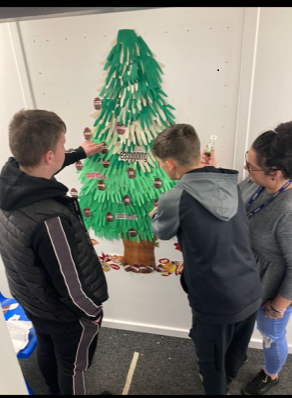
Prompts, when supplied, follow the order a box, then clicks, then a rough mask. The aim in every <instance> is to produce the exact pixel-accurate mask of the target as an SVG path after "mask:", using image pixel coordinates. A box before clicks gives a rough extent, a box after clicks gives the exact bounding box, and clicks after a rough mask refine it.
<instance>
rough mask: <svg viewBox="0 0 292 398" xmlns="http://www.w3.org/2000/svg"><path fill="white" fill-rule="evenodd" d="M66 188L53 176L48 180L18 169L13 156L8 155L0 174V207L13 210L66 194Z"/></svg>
mask: <svg viewBox="0 0 292 398" xmlns="http://www.w3.org/2000/svg"><path fill="white" fill-rule="evenodd" d="M67 192H68V188H67V187H66V186H65V185H63V184H61V183H60V182H58V181H57V180H56V179H55V178H54V177H52V178H51V179H50V180H49V179H47V178H41V177H32V176H29V175H28V174H26V173H24V172H23V171H21V170H20V169H19V164H18V162H17V161H16V160H15V158H13V157H10V158H9V159H8V161H7V162H6V163H5V165H4V167H3V168H2V171H1V175H0V208H1V209H2V210H4V211H13V210H16V209H20V208H21V207H25V206H29V205H31V204H33V203H36V202H39V201H40V200H45V199H50V198H54V197H57V196H63V195H66V193H67Z"/></svg>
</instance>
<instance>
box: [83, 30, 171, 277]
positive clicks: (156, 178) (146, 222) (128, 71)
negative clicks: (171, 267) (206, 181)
mask: <svg viewBox="0 0 292 398" xmlns="http://www.w3.org/2000/svg"><path fill="white" fill-rule="evenodd" d="M116 43H117V44H116V45H114V47H113V48H112V50H111V51H110V53H109V55H108V57H107V59H106V61H105V65H104V71H105V72H104V75H103V81H104V86H103V88H102V90H101V91H100V92H99V96H98V97H96V98H94V102H93V105H94V108H95V109H96V111H95V112H94V113H93V114H91V116H92V117H93V118H94V119H95V122H94V124H93V127H92V128H91V131H90V134H92V137H91V141H92V142H95V143H96V144H100V143H103V144H104V148H103V150H102V153H98V154H96V155H94V156H91V157H89V158H86V159H85V161H84V164H83V168H82V170H80V171H77V172H78V173H80V176H79V180H80V182H81V184H82V188H81V190H80V195H79V201H80V207H81V209H88V210H89V212H90V213H89V212H88V211H87V212H86V213H84V214H83V218H84V222H85V225H86V227H87V228H90V227H91V228H92V230H93V231H94V233H95V235H96V236H98V237H104V238H106V239H108V240H113V239H122V240H123V243H124V250H125V252H124V259H123V260H124V261H123V268H124V270H125V271H127V272H128V271H131V272H136V273H143V274H144V273H150V272H152V271H154V270H155V268H156V265H155V264H156V262H155V256H154V247H155V236H154V235H153V234H152V232H151V220H150V218H149V216H148V213H149V212H150V211H152V209H153V206H154V203H155V204H156V203H157V200H158V199H159V197H160V195H161V194H162V193H163V192H165V191H167V190H169V189H171V188H172V187H173V186H174V185H175V184H176V181H171V180H169V178H168V177H167V176H166V174H165V173H164V171H163V170H162V169H161V168H159V165H158V162H157V159H156V158H155V156H154V155H153V153H152V144H153V142H154V140H155V138H156V137H157V135H158V134H159V133H160V132H161V131H163V130H164V129H165V128H166V127H168V126H169V125H171V124H174V123H175V122H174V116H173V114H172V113H171V109H175V108H173V107H172V106H171V105H169V104H167V102H166V101H165V99H164V97H167V95H166V94H165V93H164V92H163V91H162V88H161V83H162V79H161V74H163V72H162V70H161V67H160V65H159V63H158V62H157V61H156V60H155V58H154V55H153V54H152V52H151V50H150V49H149V47H148V46H147V44H146V43H145V41H144V40H143V39H142V37H140V36H139V35H137V34H136V33H135V31H134V30H131V29H124V30H120V31H119V32H118V37H117V41H116ZM88 133H89V131H88ZM88 136H89V135H88ZM89 173H91V174H90V175H93V173H94V175H100V176H103V177H102V178H104V180H98V181H97V180H96V179H94V178H87V175H89ZM89 214H90V215H89ZM156 246H157V244H156Z"/></svg>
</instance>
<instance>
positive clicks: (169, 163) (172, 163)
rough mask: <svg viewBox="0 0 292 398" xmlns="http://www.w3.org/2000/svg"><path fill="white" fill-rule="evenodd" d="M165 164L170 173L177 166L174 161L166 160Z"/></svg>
mask: <svg viewBox="0 0 292 398" xmlns="http://www.w3.org/2000/svg"><path fill="white" fill-rule="evenodd" d="M165 164H167V166H168V168H169V170H170V171H172V170H173V169H174V168H175V167H176V166H177V163H176V161H175V160H173V159H167V160H166V161H165Z"/></svg>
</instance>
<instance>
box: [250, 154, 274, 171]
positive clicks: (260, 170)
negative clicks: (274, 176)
mask: <svg viewBox="0 0 292 398" xmlns="http://www.w3.org/2000/svg"><path fill="white" fill-rule="evenodd" d="M247 154H248V151H246V152H245V166H246V168H247V171H248V172H250V171H265V170H266V169H270V170H271V171H277V170H280V169H273V168H271V167H264V168H263V169H251V167H254V166H253V165H252V164H250V163H248V161H247Z"/></svg>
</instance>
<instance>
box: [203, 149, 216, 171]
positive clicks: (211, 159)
mask: <svg viewBox="0 0 292 398" xmlns="http://www.w3.org/2000/svg"><path fill="white" fill-rule="evenodd" d="M207 147H208V145H206V148H207ZM201 166H202V167H205V166H214V167H217V160H216V157H215V150H214V149H213V150H212V151H211V153H210V156H207V155H206V149H205V150H204V152H203V153H202V155H201Z"/></svg>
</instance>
